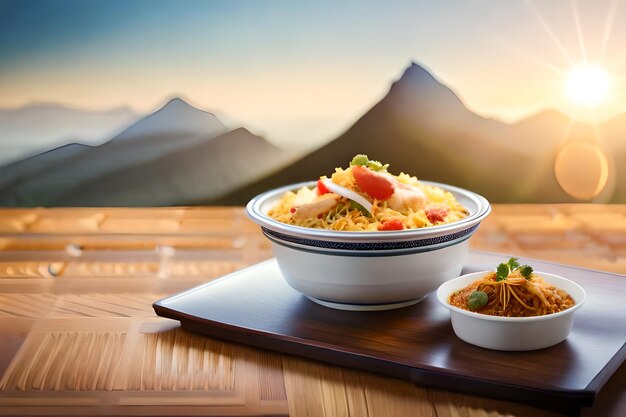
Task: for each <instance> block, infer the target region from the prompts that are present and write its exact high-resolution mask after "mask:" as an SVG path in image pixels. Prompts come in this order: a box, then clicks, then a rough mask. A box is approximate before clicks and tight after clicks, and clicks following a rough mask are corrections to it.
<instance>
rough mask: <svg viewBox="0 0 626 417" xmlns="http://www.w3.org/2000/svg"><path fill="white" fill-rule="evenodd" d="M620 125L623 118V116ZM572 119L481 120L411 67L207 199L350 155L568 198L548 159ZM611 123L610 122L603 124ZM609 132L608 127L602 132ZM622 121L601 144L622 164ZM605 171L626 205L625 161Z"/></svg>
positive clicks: (233, 197) (589, 133)
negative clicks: (250, 179)
mask: <svg viewBox="0 0 626 417" xmlns="http://www.w3.org/2000/svg"><path fill="white" fill-rule="evenodd" d="M625 122H626V120H625ZM569 124H570V119H569V118H568V117H566V116H564V115H562V114H561V113H559V112H558V111H547V112H542V113H540V114H537V115H535V116H533V117H531V118H529V119H526V120H524V121H522V122H520V123H517V124H514V125H511V124H506V123H502V122H499V121H496V120H492V119H486V118H483V117H480V116H478V115H476V114H474V113H472V112H471V111H470V110H468V109H467V107H466V106H465V105H464V104H463V103H462V101H461V100H460V99H459V98H458V97H457V95H456V94H455V93H454V92H453V91H451V90H450V89H449V88H448V87H446V86H444V85H443V84H441V83H440V82H439V81H438V80H437V79H435V77H433V76H432V75H431V74H430V73H429V72H428V71H426V70H425V69H424V68H422V67H420V66H419V65H417V64H412V65H411V66H410V67H409V68H408V69H407V70H406V71H405V73H404V74H403V75H402V77H401V78H400V79H399V80H398V81H396V82H395V83H394V84H393V85H392V87H391V89H390V91H389V93H388V94H387V95H386V96H385V97H384V98H383V99H382V100H381V101H380V102H379V103H377V104H376V105H375V106H374V107H373V108H372V109H371V110H369V111H368V112H367V113H366V114H365V115H363V116H362V117H361V118H360V119H359V120H358V121H357V122H356V123H355V124H354V125H353V126H352V127H351V128H349V129H348V130H347V131H346V132H345V133H343V134H342V135H341V136H339V137H338V138H337V139H335V140H333V141H331V142H329V143H328V144H326V145H325V146H322V147H321V148H319V149H317V150H316V151H313V152H311V153H310V154H308V155H305V156H304V157H302V158H301V159H299V160H297V161H295V162H294V163H293V164H291V165H289V166H287V167H285V168H284V169H282V170H280V171H278V172H277V173H275V174H274V175H271V176H268V177H266V178H262V179H260V180H259V181H257V182H255V183H251V184H249V185H247V186H246V187H244V188H242V189H238V190H233V192H232V193H230V194H229V195H225V196H223V197H220V198H216V199H213V200H210V201H208V202H207V203H210V204H241V203H243V202H245V201H247V200H248V199H249V198H251V197H252V196H254V195H256V194H257V193H259V192H262V191H263V190H267V189H271V188H274V187H277V186H280V185H284V184H288V183H291V182H297V181H305V180H310V179H314V178H317V177H318V176H319V175H320V174H330V173H332V172H334V168H335V167H337V166H347V164H348V162H349V161H350V160H351V158H352V156H354V154H356V153H365V154H368V155H369V156H370V157H372V158H375V159H378V160H380V161H383V162H387V163H390V164H391V166H390V170H391V172H394V173H398V172H406V173H410V174H413V175H416V176H417V177H418V178H421V179H424V180H431V181H438V182H444V183H448V184H453V185H457V186H460V187H464V188H468V189H470V190H473V191H476V192H478V193H480V194H482V195H484V196H485V197H487V198H488V199H489V200H490V201H493V202H572V201H574V199H573V198H572V197H570V196H568V195H567V194H566V193H565V192H564V191H563V190H562V189H561V187H560V186H559V184H558V182H557V180H556V177H555V174H554V161H555V157H556V155H557V152H558V150H559V147H560V146H561V145H562V144H563V141H564V139H567V138H564V133H563V132H565V131H566V130H567V129H566V128H567V127H568V125H569ZM608 126H613V124H612V123H611V122H609V123H607V124H606V126H604V125H603V126H601V128H604V127H608ZM607 130H608V129H607ZM619 132H626V123H620V124H619V126H615V127H614V129H613V130H612V131H611V135H612V136H611V137H610V138H608V140H607V147H608V148H609V151H610V153H611V154H612V155H613V158H614V159H615V160H619V161H626V153H625V152H624V147H621V148H620V147H619V146H618V144H621V143H623V141H622V140H619V139H618V137H617V136H619ZM568 137H569V138H574V137H575V138H576V140H590V141H594V140H595V138H594V134H593V129H592V128H591V127H590V126H587V125H581V124H574V125H572V126H570V129H569V133H568ZM616 165H617V166H616V169H615V170H613V171H612V172H611V175H612V180H613V184H615V183H617V186H616V187H613V189H612V190H608V191H607V192H611V193H613V196H612V198H610V197H609V198H607V200H609V201H621V202H626V173H625V172H624V164H621V165H619V164H616Z"/></svg>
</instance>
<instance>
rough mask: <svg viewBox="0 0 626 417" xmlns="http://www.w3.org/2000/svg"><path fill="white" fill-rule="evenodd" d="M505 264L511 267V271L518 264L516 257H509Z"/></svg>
mask: <svg viewBox="0 0 626 417" xmlns="http://www.w3.org/2000/svg"><path fill="white" fill-rule="evenodd" d="M507 264H508V265H509V268H510V269H511V271H514V270H515V269H516V268H517V267H518V266H519V262H517V258H511V259H509V262H507Z"/></svg>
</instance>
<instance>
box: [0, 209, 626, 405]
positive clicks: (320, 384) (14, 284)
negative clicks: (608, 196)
mask: <svg viewBox="0 0 626 417" xmlns="http://www.w3.org/2000/svg"><path fill="white" fill-rule="evenodd" d="M471 245H472V248H473V249H477V250H485V251H490V252H500V253H508V254H512V255H519V256H528V257H534V258H539V259H545V260H550V261H554V262H559V263H565V264H570V265H577V266H582V267H587V268H593V269H598V270H603V271H607V272H613V273H618V274H626V206H624V205H499V206H495V207H494V211H493V213H492V214H491V215H490V217H489V218H488V219H487V220H486V221H485V222H484V223H483V225H481V227H480V229H479V230H478V232H477V234H476V235H475V236H474V237H473V238H472V240H471ZM271 256H272V255H271V250H270V247H269V244H268V242H267V241H266V240H265V238H264V237H263V236H262V235H261V233H260V231H259V229H258V227H257V226H256V225H254V224H253V223H252V222H250V221H249V220H248V219H247V218H246V215H245V213H244V211H243V209H242V208H219V207H208V208H204V207H203V208H195V207H194V208H154V209H152V208H150V209H17V210H13V209H10V210H9V209H6V210H0V415H287V414H289V415H292V416H322V415H326V416H334V415H341V416H366V415H369V416H417V415H419V416H438V417H442V416H530V415H532V416H552V415H555V414H552V413H550V412H548V411H545V410H539V409H536V408H531V407H528V406H524V405H519V404H514V403H507V402H502V401H494V400H489V399H484V398H477V397H470V396H466V395H461V394H456V393H451V392H445V391H440V390H434V389H426V388H423V387H418V386H414V385H412V384H410V383H408V382H404V381H400V380H395V379H392V378H388V377H383V376H379V375H375V374H370V373H367V372H361V371H355V370H351V369H347V368H340V367H336V366H330V365H325V364H322V363H320V362H315V361H310V360H304V359H300V358H296V357H291V356H286V355H280V354H277V353H273V352H268V351H262V350H258V349H253V348H249V347H245V346H242V345H237V344H234V343H228V342H223V341H220V340H217V339H210V338H207V337H202V336H199V335H196V334H193V333H189V332H187V331H184V330H181V329H180V328H179V326H178V322H174V321H171V320H167V319H163V318H159V317H156V316H155V314H154V312H153V310H152V307H151V305H152V302H153V301H154V300H156V299H158V298H161V297H163V296H165V295H169V294H172V293H176V292H179V291H181V290H183V289H187V288H190V287H194V286H196V285H198V284H200V283H203V282H206V281H209V280H212V279H214V278H217V277H219V276H221V275H224V274H226V273H229V272H232V271H235V270H237V269H240V268H243V267H245V266H248V265H252V264H254V263H256V262H259V261H262V260H265V259H267V258H270V257H271ZM625 279H626V277H625ZM613 381H621V382H619V383H617V384H616V383H613V384H612V385H611V389H610V390H605V391H607V392H603V393H601V398H599V400H598V401H596V402H597V403H598V404H597V406H598V407H594V409H593V410H584V411H583V416H587V415H603V416H614V417H617V416H618V415H623V414H619V413H620V411H619V410H622V411H623V410H626V366H622V367H621V368H620V369H619V370H618V372H617V373H616V375H615V376H614V379H613Z"/></svg>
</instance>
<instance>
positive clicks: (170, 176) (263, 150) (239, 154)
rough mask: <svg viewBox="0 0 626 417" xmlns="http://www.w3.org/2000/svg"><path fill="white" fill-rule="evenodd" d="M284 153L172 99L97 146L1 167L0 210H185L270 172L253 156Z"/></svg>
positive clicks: (54, 151) (59, 150)
mask: <svg viewBox="0 0 626 417" xmlns="http://www.w3.org/2000/svg"><path fill="white" fill-rule="evenodd" d="M282 154H283V153H282V152H281V151H280V150H279V149H277V148H276V147H275V146H273V145H271V144H270V143H268V142H267V141H265V140H264V139H262V138H260V137H258V136H255V135H253V134H252V133H250V132H248V131H247V130H245V129H235V130H234V131H232V132H228V131H227V128H226V127H225V126H224V125H223V124H222V122H220V121H219V120H218V119H217V118H216V117H215V116H214V115H212V114H210V113H207V112H204V111H201V110H198V109H196V108H194V107H192V106H190V105H189V104H187V103H186V102H184V101H183V100H181V99H178V98H177V99H173V100H171V101H170V102H168V103H167V104H166V105H165V106H164V107H163V108H161V109H160V110H158V111H156V112H155V113H153V114H151V115H149V116H147V117H144V118H143V119H141V120H139V121H138V122H136V123H134V124H133V125H131V126H130V127H128V128H127V129H126V130H124V131H122V132H121V133H120V134H119V135H117V136H115V137H114V138H113V139H111V140H110V141H108V142H106V143H104V144H102V145H99V146H84V145H79V144H70V145H66V146H62V147H59V148H55V149H52V150H50V151H48V152H45V153H42V154H40V155H37V156H34V157H31V158H27V159H24V160H22V161H18V162H15V163H12V164H9V165H7V166H5V167H2V168H0V205H4V206H68V205H75V206H94V205H95V206H139V205H144V206H146V205H176V204H189V203H190V202H192V201H196V200H203V199H208V198H213V197H215V196H216V195H220V194H219V193H225V192H227V191H230V190H231V189H232V188H233V187H240V186H242V185H244V184H245V183H247V182H250V181H253V180H255V179H257V178H259V177H262V176H263V175H266V174H268V173H270V172H272V169H271V167H269V166H268V165H267V164H265V163H262V162H261V161H262V159H258V158H264V157H266V156H268V157H269V156H272V157H273V158H274V159H275V160H276V161H280V160H281V157H282ZM233 169H237V171H233ZM225 179H227V180H228V181H226V180H225ZM224 187H228V188H224ZM216 193H217V194H216Z"/></svg>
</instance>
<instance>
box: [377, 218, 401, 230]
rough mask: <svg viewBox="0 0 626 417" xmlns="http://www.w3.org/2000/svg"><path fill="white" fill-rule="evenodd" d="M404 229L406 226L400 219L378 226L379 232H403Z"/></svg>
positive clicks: (384, 222)
mask: <svg viewBox="0 0 626 417" xmlns="http://www.w3.org/2000/svg"><path fill="white" fill-rule="evenodd" d="M402 229H404V225H403V224H402V220H400V219H391V220H387V221H383V222H382V223H381V224H380V225H378V230H379V231H383V230H402Z"/></svg>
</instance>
